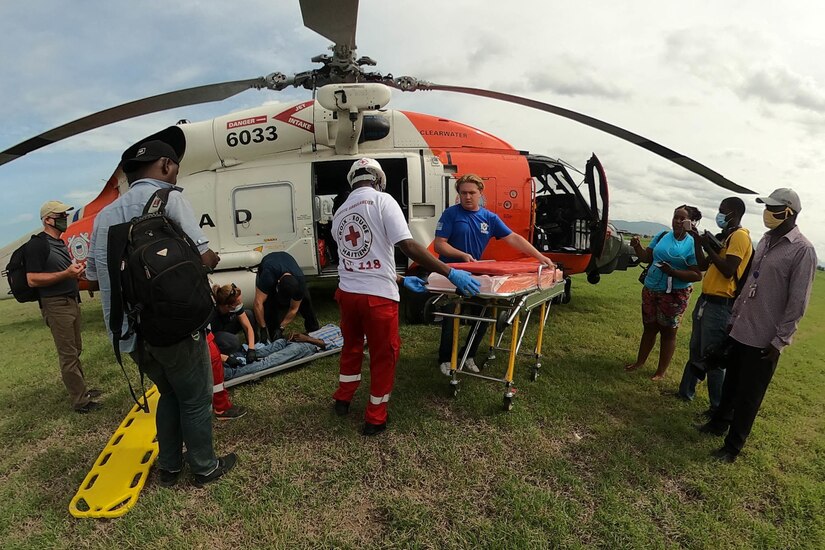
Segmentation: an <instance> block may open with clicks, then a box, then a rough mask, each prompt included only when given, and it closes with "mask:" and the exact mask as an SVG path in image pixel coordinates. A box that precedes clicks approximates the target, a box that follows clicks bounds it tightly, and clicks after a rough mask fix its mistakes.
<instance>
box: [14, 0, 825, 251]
mask: <svg viewBox="0 0 825 550" xmlns="http://www.w3.org/2000/svg"><path fill="white" fill-rule="evenodd" d="M69 5H71V9H69ZM823 18H825V6H823V5H821V2H815V1H807V0H804V1H803V0H795V1H794V2H783V3H778V2H775V1H762V0H758V1H757V0H752V1H749V2H718V1H711V0H707V1H706V0H694V1H691V2H684V1H672V0H634V1H617V0H612V1H611V0H594V1H590V2H561V1H556V0H531V1H520V0H513V1H511V2H506V3H502V2H494V1H492V0H451V1H450V2H442V1H437V0H417V1H410V0H391V1H390V0H361V7H360V15H359V20H358V38H357V44H358V54H359V55H368V56H370V57H372V58H373V59H375V60H376V61H378V66H377V67H376V70H378V71H380V72H382V73H392V74H393V75H395V76H401V75H413V76H416V77H419V78H421V79H425V80H430V81H432V82H437V83H441V84H455V85H464V86H475V87H482V88H490V89H495V90H498V91H504V92H509V93H513V94H517V95H522V96H526V97H529V98H533V99H537V100H540V101H544V102H548V103H552V104H555V105H558V106H561V107H565V108H568V109H572V110H575V111H579V112H583V113H586V114H589V115H591V116H594V117H596V118H600V119H602V120H605V121H607V122H610V123H613V124H616V125H618V126H621V127H624V128H626V129H628V130H631V131H633V132H635V133H638V134H641V135H643V136H645V137H648V138H650V139H653V140H655V141H657V142H659V143H661V144H663V145H665V146H667V147H670V148H672V149H675V150H676V151H679V152H680V153H683V154H685V155H688V156H690V157H692V158H694V159H696V160H697V161H699V162H701V163H703V164H706V165H708V166H710V167H711V168H713V169H715V170H716V171H718V172H720V173H722V174H723V175H724V176H726V177H727V178H729V179H731V180H733V181H734V182H736V183H738V184H740V185H743V186H745V187H749V188H751V189H753V190H755V191H757V192H759V193H762V194H767V193H769V192H770V191H772V190H773V189H775V188H777V187H786V186H790V187H793V188H794V189H796V190H797V192H798V193H799V194H800V196H801V197H802V204H803V211H802V214H801V216H800V218H799V225H800V226H801V228H802V230H803V232H804V233H805V234H806V235H807V236H808V237H809V238H810V239H811V240H812V241H813V242H814V244H815V246H816V247H817V250H818V253H819V257H820V263H823V261H825V223H822V222H823V218H824V217H825V216H823V213H822V209H821V207H822V205H825V183H823V175H824V174H823V173H825V137H823V130H825V64H823V63H821V62H820V60H821V59H823V58H825V33H823V32H822V29H821V22H822V21H823ZM0 31H2V32H0V52H2V55H0V75H2V76H1V77H0V121H2V124H0V150H2V149H6V148H8V147H10V146H13V145H15V144H17V143H19V142H21V141H23V140H25V139H27V138H29V137H32V136H34V135H37V134H39V133H41V132H43V131H45V130H47V129H50V128H53V127H55V126H58V125H60V124H63V123H65V122H68V121H71V120H74V119H76V118H79V117H81V116H84V115H87V114H90V113H93V112H96V111H99V110H102V109H105V108H108V107H112V106H114V105H118V104H121V103H124V102H127V101H131V100H134V99H139V98H142V97H146V96H151V95H155V94H160V93H163V92H167V91H171V90H176V89H181V88H187V87H192V86H198V85H202V84H209V83H213V82H221V81H228V80H238V79H245V78H251V77H256V76H261V75H265V74H268V73H270V72H274V71H281V72H284V73H287V74H292V73H294V72H298V71H302V70H307V69H309V68H311V66H312V64H311V63H310V61H309V58H310V57H312V56H314V55H317V54H321V53H327V51H326V47H327V45H328V42H327V40H326V39H324V38H322V37H320V36H318V35H316V34H315V33H313V32H312V31H309V30H308V29H305V28H304V27H303V25H302V20H301V15H300V11H299V7H298V1H297V0H277V1H276V0H268V1H264V0H236V1H235V2H232V3H225V2H207V1H187V0H183V1H182V2H178V3H169V2H164V1H157V0H143V1H141V2H117V1H111V0H109V1H104V0H82V1H78V2H71V3H67V2H65V1H60V2H59V1H56V0H35V1H33V2H2V3H0ZM307 98H308V92H305V91H298V90H290V91H287V92H281V93H276V92H270V91H266V92H258V91H248V92H244V93H242V94H240V95H239V96H236V97H235V98H232V99H230V100H227V101H224V102H222V103H214V104H209V105H204V106H198V107H191V108H183V109H178V110H175V111H170V112H165V113H160V114H155V115H149V116H145V117H141V118H139V119H134V120H130V121H126V122H122V123H119V124H115V125H112V126H110V127H106V128H102V129H99V130H96V131H92V132H89V133H86V134H82V135H79V136H76V137H74V138H71V139H68V140H65V141H63V142H61V143H59V144H57V145H53V146H51V147H49V148H46V149H42V150H40V151H37V152H35V153H31V154H29V155H27V156H25V157H23V158H21V159H18V160H16V161H14V162H11V163H9V164H6V165H3V166H0V190H2V200H0V245H3V244H6V243H8V242H10V241H12V240H14V239H16V238H17V237H19V236H21V235H22V234H24V233H25V232H27V231H30V230H32V229H34V228H36V227H38V225H39V220H38V219H37V212H38V208H39V206H40V204H41V203H42V202H44V201H45V200H48V199H53V198H57V199H60V200H63V201H65V202H68V203H70V204H73V205H75V206H78V207H79V206H82V205H83V204H85V203H86V202H87V201H89V200H91V199H92V198H94V196H96V194H97V193H98V192H99V190H100V188H101V186H102V185H103V183H104V182H105V180H106V179H107V178H108V177H109V175H110V174H111V173H112V171H113V170H114V168H115V166H116V165H117V162H118V160H119V157H120V153H121V151H122V150H123V149H124V148H125V147H127V146H128V145H129V144H130V143H131V142H132V141H133V140H135V139H137V138H140V137H143V136H145V135H148V134H149V133H152V132H154V131H157V130H159V129H162V128H164V127H166V126H168V125H170V124H174V123H175V122H177V121H178V120H180V119H183V118H186V119H189V120H192V121H198V120H203V119H208V118H212V117H214V116H218V115H221V114H224V113H227V112H230V111H234V110H238V109H244V108H248V107H253V106H255V105H259V104H262V103H264V102H274V101H282V102H290V101H298V100H303V99H307ZM390 107H391V108H397V109H406V110H414V111H420V112H425V113H429V114H434V115H439V116H444V117H448V118H452V119H454V120H458V121H461V122H465V123H467V124H471V125H473V126H476V127H479V128H481V129H484V130H487V131H489V132H491V133H493V134H496V135H498V136H500V137H502V138H504V139H506V140H507V141H509V142H510V143H511V144H512V145H513V146H515V147H516V148H518V149H522V150H529V151H531V152H534V153H541V154H546V155H549V156H552V157H559V158H562V159H564V160H566V161H568V162H570V163H572V164H574V165H576V166H579V167H583V166H584V163H585V161H586V160H587V158H588V157H589V155H590V154H591V152H595V153H596V154H597V155H598V156H599V157H600V159H601V160H602V163H603V164H604V166H605V169H606V171H607V174H608V179H609V181H610V184H611V217H612V218H615V219H624V220H647V221H656V222H661V223H666V224H667V223H669V220H670V217H671V212H672V209H673V207H674V206H676V205H679V204H682V203H689V204H694V205H696V206H698V207H699V208H700V209H701V210H702V211H703V212H704V213H705V220H704V221H703V224H702V226H703V227H705V228H709V229H712V228H713V227H714V223H713V218H714V215H715V213H716V208H717V206H718V203H719V201H720V200H721V199H722V198H724V197H725V196H728V195H729V194H730V193H728V192H727V191H725V190H723V189H720V188H717V187H716V186H714V185H713V184H711V183H709V182H707V181H705V180H703V179H701V178H700V177H698V176H694V175H693V174H692V173H691V172H688V171H686V170H684V169H683V168H681V167H679V166H676V165H674V164H671V163H669V162H667V161H665V160H663V159H660V158H659V157H657V156H655V155H653V154H652V153H649V152H647V151H644V150H642V149H639V148H637V147H635V146H633V145H630V144H627V143H625V142H623V141H621V140H619V139H617V138H613V137H611V136H608V135H604V134H601V133H600V132H598V131H596V130H592V129H589V128H586V127H584V126H580V125H578V124H576V123H574V122H571V121H567V120H564V119H560V118H557V117H553V116H551V115H548V114H544V113H540V112H537V111H531V110H529V109H526V108H523V107H518V106H515V105H508V104H503V103H499V102H496V101H493V100H487V99H481V98H469V97H462V96H451V95H449V94H446V93H443V92H418V93H416V94H404V93H401V92H394V95H393V101H392V102H391V103H390ZM743 198H744V199H745V201H746V204H747V205H748V214H747V215H746V218H745V221H744V224H745V225H746V226H747V227H749V228H750V229H751V230H752V233H753V235H754V237H755V238H756V237H759V236H761V234H762V232H763V231H764V228H763V227H762V222H761V208H760V207H758V206H757V205H756V204H755V203H754V202H753V199H752V198H750V197H743Z"/></svg>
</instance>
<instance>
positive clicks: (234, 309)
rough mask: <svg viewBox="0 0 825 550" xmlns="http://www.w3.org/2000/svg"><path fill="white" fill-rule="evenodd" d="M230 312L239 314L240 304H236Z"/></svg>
mask: <svg viewBox="0 0 825 550" xmlns="http://www.w3.org/2000/svg"><path fill="white" fill-rule="evenodd" d="M231 311H232V313H240V312H241V311H243V304H242V303H241V304H238V305H237V306H235V307H234V308H232V310H231Z"/></svg>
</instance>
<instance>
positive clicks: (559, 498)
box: [0, 270, 825, 549]
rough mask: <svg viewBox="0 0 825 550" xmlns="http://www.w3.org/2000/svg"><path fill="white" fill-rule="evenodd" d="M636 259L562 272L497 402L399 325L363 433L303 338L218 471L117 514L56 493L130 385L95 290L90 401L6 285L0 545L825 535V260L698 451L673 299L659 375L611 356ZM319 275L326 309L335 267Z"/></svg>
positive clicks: (219, 434)
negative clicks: (724, 425)
mask: <svg viewBox="0 0 825 550" xmlns="http://www.w3.org/2000/svg"><path fill="white" fill-rule="evenodd" d="M637 275H638V270H631V272H629V273H619V274H616V275H614V276H610V277H604V278H603V280H602V282H601V283H600V284H599V285H597V286H591V285H588V284H587V283H586V282H585V281H584V279H579V278H576V279H575V282H574V297H573V301H572V302H571V303H570V304H568V305H565V306H554V307H553V311H552V312H551V317H550V321H549V331H548V332H547V333H546V334H547V339H546V344H545V352H546V357H545V358H544V360H543V367H542V371H541V376H540V378H539V379H538V380H537V381H536V382H530V381H529V380H528V374H529V372H530V369H529V361H528V360H527V359H519V362H518V363H517V368H516V385H517V387H518V390H519V391H518V394H517V398H516V402H515V407H514V409H513V410H512V411H511V412H509V413H506V412H503V411H502V409H501V401H502V394H503V388H502V386H501V385H500V384H497V383H493V382H488V381H484V380H477V379H462V383H461V387H462V390H461V392H460V393H459V395H458V397H457V398H451V397H448V392H447V389H448V384H447V380H446V379H445V378H444V377H443V376H441V375H440V374H438V371H437V369H436V366H435V360H436V357H435V352H436V349H435V348H436V346H437V338H438V328H437V327H434V326H426V327H422V326H402V327H401V333H402V339H403V345H402V351H401V359H400V362H399V364H398V371H397V377H396V380H397V381H396V385H395V389H394V392H393V398H392V401H391V402H390V415H391V420H390V428H389V430H388V432H387V433H386V434H384V435H382V436H379V437H378V438H375V439H365V438H364V437H362V436H361V435H359V428H360V426H361V422H362V414H363V409H364V406H365V399H366V391H365V390H366V387H365V386H362V388H361V391H359V393H358V394H357V398H356V400H355V402H354V403H353V411H352V413H351V414H350V416H349V417H346V418H343V419H340V418H338V417H336V416H334V415H333V414H332V412H331V393H332V391H333V390H334V388H335V386H336V383H337V358H336V357H332V358H326V359H323V360H319V361H316V362H314V363H312V364H310V365H309V366H306V367H304V368H300V369H297V370H294V371H291V372H287V373H282V374H279V375H275V376H272V377H269V378H267V379H265V380H264V381H263V382H262V383H260V384H257V385H246V386H241V387H237V388H235V389H234V390H233V391H232V397H233V400H234V401H235V402H236V403H239V404H242V405H244V406H246V407H248V408H249V409H251V411H250V414H248V415H247V416H246V417H244V418H242V419H240V420H237V421H234V422H227V423H221V424H217V425H216V429H215V437H216V446H217V448H218V450H219V451H220V452H228V451H235V452H237V453H238V455H239V456H240V463H239V465H238V467H237V468H236V469H235V470H234V471H233V472H232V473H231V474H230V475H228V476H227V477H226V479H225V480H222V481H220V482H218V483H216V484H213V485H211V486H208V488H206V489H203V490H197V489H194V488H192V487H190V486H188V485H186V484H184V485H183V486H182V487H179V488H177V489H174V490H167V489H162V488H160V487H159V486H158V485H157V483H156V478H155V476H154V474H153V475H152V476H151V477H150V479H149V482H148V483H147V486H146V487H145V488H144V490H143V493H142V494H141V497H140V499H139V501H138V502H137V504H136V506H135V507H134V508H133V509H132V510H131V511H130V512H128V513H127V514H126V515H125V516H123V517H122V518H119V519H116V520H89V519H84V520H79V519H75V518H73V517H72V516H70V515H69V513H68V509H67V508H68V503H69V500H70V498H71V497H72V495H73V494H74V493H75V491H76V490H77V488H78V486H79V484H80V482H81V481H82V479H83V477H84V476H85V474H86V472H87V471H88V470H89V468H90V466H91V464H92V463H93V461H94V459H95V458H96V457H97V455H98V453H99V452H100V451H101V450H102V448H103V447H104V445H105V444H106V442H107V440H108V438H109V437H110V436H111V433H112V432H113V431H114V429H115V428H116V427H117V425H118V424H119V423H120V421H121V420H122V418H123V416H124V415H125V414H126V412H127V411H128V409H129V407H130V402H131V401H130V399H131V398H130V397H129V393H128V390H127V388H126V384H125V381H124V380H123V378H122V375H121V373H120V370H119V368H118V366H117V364H116V363H115V362H114V358H113V356H112V354H111V352H110V348H109V345H108V343H107V341H106V338H105V332H104V328H103V322H102V315H101V312H100V306H99V303H98V302H97V300H87V301H86V302H85V303H84V305H83V314H84V345H85V351H84V353H83V360H84V369H85V371H86V375H87V378H88V380H89V381H90V382H91V384H93V385H94V386H95V387H99V388H101V389H105V390H106V394H105V396H104V398H103V401H104V405H105V408H104V409H103V410H102V411H99V412H96V413H94V414H89V415H77V414H74V413H73V412H72V411H71V410H70V407H69V403H68V399H67V395H66V392H65V389H64V388H63V386H62V383H61V382H60V379H59V376H58V369H57V364H56V356H55V352H54V348H53V345H52V342H51V338H50V336H49V334H48V332H47V329H46V328H45V326H44V325H43V323H42V321H41V319H40V316H39V312H38V310H37V306H36V305H33V304H25V305H23V304H17V303H14V302H12V301H3V302H0V347H2V349H4V350H5V353H6V356H5V360H4V361H3V363H2V365H3V366H2V374H3V375H2V377H0V407H2V410H3V415H2V417H0V443H2V448H3V452H2V454H0V503H2V505H0V541H2V544H1V546H2V547H3V548H86V547H88V548H112V547H164V548H233V549H236V548H264V547H275V548H287V547H288V548H318V547H340V548H387V547H396V548H409V547H413V548H442V547H457V548H468V547H472V548H476V547H481V548H547V547H573V548H577V547H604V548H673V547H686V548H791V547H796V548H822V547H825V519H823V518H825V513H824V512H825V506H824V505H823V499H825V483H823V480H825V433H824V432H825V423H823V420H822V419H823V418H825V414H824V413H825V399H823V395H825V391H824V390H825V372H824V371H825V369H823V365H825V351H824V350H825V346H823V343H825V334H823V331H825V328H823V327H825V287H823V283H825V276H823V274H822V273H818V274H817V280H816V283H815V287H814V295H813V298H812V302H811V305H810V307H809V310H808V314H807V316H806V317H805V319H804V320H803V321H802V323H801V325H800V329H799V332H798V333H797V336H796V341H795V343H794V345H793V346H791V347H790V348H789V349H788V350H787V351H786V352H785V353H784V354H783V357H782V360H781V362H780V365H779V369H778V371H777V373H776V376H775V377H774V381H773V383H772V384H771V387H770V388H769V390H768V394H767V396H766V399H765V402H764V403H763V406H762V410H761V411H760V414H759V417H758V418H757V420H756V424H755V427H754V431H753V433H752V434H751V437H750V439H749V441H748V443H747V445H746V447H745V451H744V452H743V454H742V455H741V457H740V460H739V461H737V462H736V463H735V464H733V465H721V464H718V463H715V462H712V461H711V460H709V457H708V455H709V453H710V452H711V451H712V450H714V449H715V448H717V447H718V446H719V444H720V441H719V440H718V439H716V438H711V437H707V436H703V435H701V434H699V433H698V432H696V431H695V430H694V429H693V426H694V424H695V423H697V422H698V421H699V417H698V416H697V415H698V413H700V412H701V411H702V410H704V409H705V408H707V391H706V390H705V388H704V386H700V388H699V391H698V397H697V400H696V401H695V402H694V403H690V404H687V403H683V402H681V401H678V400H676V399H674V398H673V397H672V393H673V392H674V391H675V390H676V388H677V385H678V381H679V378H680V377H681V373H682V365H683V364H684V361H685V359H686V357H687V340H688V336H689V331H690V326H689V320H688V322H687V323H686V324H685V325H684V326H683V328H682V329H681V331H680V334H679V347H678V349H677V353H676V357H675V358H674V361H673V364H672V366H671V369H670V371H669V372H668V374H667V380H666V381H665V382H664V383H654V382H651V381H650V379H649V377H650V375H651V374H652V372H653V361H652V360H650V361H649V364H648V366H647V367H646V368H645V369H642V370H641V371H637V372H634V373H626V372H625V371H624V370H623V369H622V365H623V364H624V363H626V362H629V361H631V360H632V359H633V358H634V357H635V353H636V348H637V345H638V338H639V336H640V333H641V322H640V318H639V317H640V315H639V294H640V289H641V285H640V284H639V283H638V281H637V280H636V277H637ZM697 290H698V289H697ZM316 295H317V298H316V300H315V301H316V302H317V303H318V304H319V307H320V314H321V317H322V320H330V321H334V320H336V318H337V314H336V310H335V305H334V302H333V301H332V300H331V291H330V290H329V288H326V289H319V290H318V292H317V294H316ZM697 295H698V292H694V299H695V297H696V296H697ZM535 332H536V330H535V325H533V326H531V327H530V330H529V336H528V338H527V340H529V341H526V342H525V344H524V346H525V349H526V348H527V347H529V346H530V345H531V344H532V342H533V340H530V338H532V339H534V338H535ZM657 349H658V348H657ZM655 353H657V350H654V354H655ZM502 362H503V357H500V358H499V361H498V365H501V364H502ZM365 382H366V381H365Z"/></svg>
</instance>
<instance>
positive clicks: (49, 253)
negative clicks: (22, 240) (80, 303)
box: [26, 231, 79, 298]
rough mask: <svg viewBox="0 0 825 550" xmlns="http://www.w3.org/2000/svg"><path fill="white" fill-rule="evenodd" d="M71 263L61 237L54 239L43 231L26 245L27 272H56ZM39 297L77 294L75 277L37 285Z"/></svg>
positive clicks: (77, 288)
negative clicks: (51, 283)
mask: <svg viewBox="0 0 825 550" xmlns="http://www.w3.org/2000/svg"><path fill="white" fill-rule="evenodd" d="M71 263H72V258H71V256H69V249H68V248H67V247H66V243H64V242H63V241H62V240H61V239H55V238H54V237H52V236H50V235H48V234H47V233H46V232H45V231H44V232H41V233H40V234H39V235H38V238H36V239H32V240H31V241H29V243H28V244H27V245H26V271H27V272H29V273H58V272H60V271H65V270H66V268H68V267H69V266H70V265H71ZM37 293H38V295H39V296H40V297H41V298H48V297H51V296H77V295H78V293H79V287H78V285H77V279H73V278H68V279H63V280H62V281H58V282H56V283H54V284H53V285H49V286H41V287H38V289H37Z"/></svg>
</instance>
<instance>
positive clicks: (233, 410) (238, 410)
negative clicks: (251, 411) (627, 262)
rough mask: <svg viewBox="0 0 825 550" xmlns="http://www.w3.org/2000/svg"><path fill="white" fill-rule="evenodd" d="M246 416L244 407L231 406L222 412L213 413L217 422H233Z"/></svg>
mask: <svg viewBox="0 0 825 550" xmlns="http://www.w3.org/2000/svg"><path fill="white" fill-rule="evenodd" d="M244 415H246V407H241V406H240V405H232V406H231V407H229V408H228V409H226V410H225V411H223V412H217V411H215V418H217V419H218V420H235V419H236V418H240V417H242V416H244Z"/></svg>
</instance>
